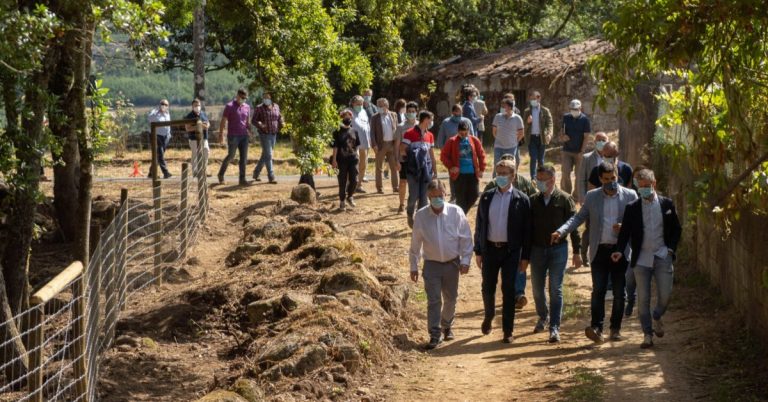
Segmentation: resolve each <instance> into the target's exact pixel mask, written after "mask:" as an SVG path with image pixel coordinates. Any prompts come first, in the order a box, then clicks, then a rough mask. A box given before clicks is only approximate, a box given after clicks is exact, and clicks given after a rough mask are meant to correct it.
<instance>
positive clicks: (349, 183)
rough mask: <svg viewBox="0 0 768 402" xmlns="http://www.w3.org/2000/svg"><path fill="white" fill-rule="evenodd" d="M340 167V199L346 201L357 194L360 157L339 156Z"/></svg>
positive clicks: (338, 163) (337, 161) (338, 164)
mask: <svg viewBox="0 0 768 402" xmlns="http://www.w3.org/2000/svg"><path fill="white" fill-rule="evenodd" d="M336 163H337V166H338V168H339V175H338V176H337V177H338V179H339V200H340V201H345V200H346V199H347V198H349V197H352V195H353V194H355V189H356V188H357V169H358V167H357V166H358V164H359V159H357V158H337V159H336Z"/></svg>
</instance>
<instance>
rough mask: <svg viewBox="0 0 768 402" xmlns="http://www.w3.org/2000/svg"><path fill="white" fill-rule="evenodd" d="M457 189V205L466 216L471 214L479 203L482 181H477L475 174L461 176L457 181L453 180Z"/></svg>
mask: <svg viewBox="0 0 768 402" xmlns="http://www.w3.org/2000/svg"><path fill="white" fill-rule="evenodd" d="M451 182H452V183H454V182H455V183H456V184H455V188H456V205H458V206H459V208H461V209H462V210H463V211H464V214H465V215H466V214H467V213H469V209H470V208H472V206H473V205H475V201H477V197H478V194H479V193H478V191H479V186H480V181H479V180H477V176H475V174H474V173H467V174H459V177H457V178H456V180H455V181H454V180H452V181H451Z"/></svg>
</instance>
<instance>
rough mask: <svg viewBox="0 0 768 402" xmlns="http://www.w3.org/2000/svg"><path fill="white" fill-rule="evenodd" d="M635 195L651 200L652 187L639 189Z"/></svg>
mask: <svg viewBox="0 0 768 402" xmlns="http://www.w3.org/2000/svg"><path fill="white" fill-rule="evenodd" d="M637 193H638V194H640V197H643V198H651V196H653V187H640V188H638V189H637Z"/></svg>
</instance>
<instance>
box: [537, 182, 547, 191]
mask: <svg viewBox="0 0 768 402" xmlns="http://www.w3.org/2000/svg"><path fill="white" fill-rule="evenodd" d="M536 188H538V189H539V191H541V192H542V193H546V192H547V190H548V186H547V182H546V181H542V180H538V179H537V180H536Z"/></svg>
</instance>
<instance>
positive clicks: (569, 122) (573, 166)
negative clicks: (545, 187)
mask: <svg viewBox="0 0 768 402" xmlns="http://www.w3.org/2000/svg"><path fill="white" fill-rule="evenodd" d="M569 109H570V111H569V112H568V113H566V114H565V116H563V128H562V133H561V134H560V142H562V143H563V149H562V151H561V163H562V177H561V178H560V188H561V189H562V190H563V191H565V192H566V193H568V194H571V195H573V196H574V197H575V198H578V194H577V193H576V192H575V190H576V189H575V188H574V186H572V185H571V172H574V173H576V172H578V171H579V168H580V167H581V159H582V157H583V154H584V146H585V145H586V143H587V142H586V141H585V139H586V138H587V136H588V135H589V133H590V132H591V131H592V127H591V124H590V122H589V118H588V117H587V115H585V114H584V113H582V111H581V101H579V100H578V99H574V100H572V101H571V103H570V105H569Z"/></svg>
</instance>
